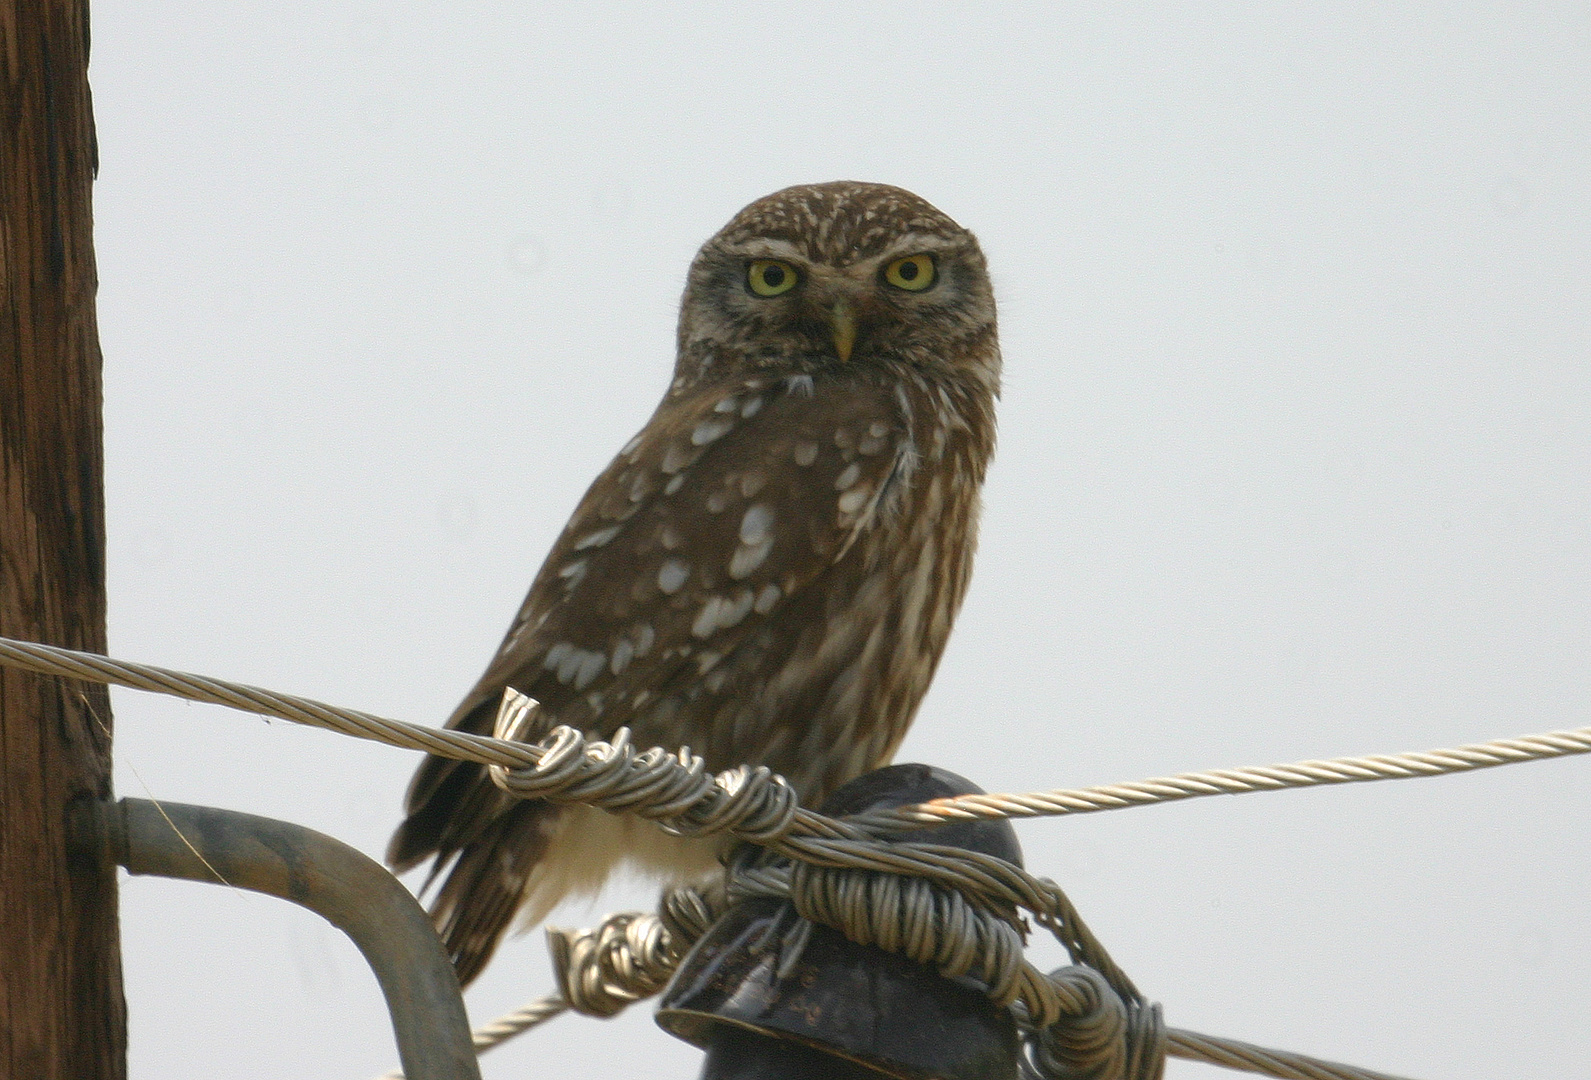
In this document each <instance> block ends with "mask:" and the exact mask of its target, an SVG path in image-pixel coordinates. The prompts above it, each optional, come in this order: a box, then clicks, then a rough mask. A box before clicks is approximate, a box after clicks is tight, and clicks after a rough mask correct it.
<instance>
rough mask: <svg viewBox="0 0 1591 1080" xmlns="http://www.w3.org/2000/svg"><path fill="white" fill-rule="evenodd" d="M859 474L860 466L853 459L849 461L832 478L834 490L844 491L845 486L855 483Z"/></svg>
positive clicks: (860, 472)
mask: <svg viewBox="0 0 1591 1080" xmlns="http://www.w3.org/2000/svg"><path fill="white" fill-rule="evenodd" d="M861 475H862V467H861V466H860V465H858V464H857V463H856V462H854V461H853V462H851V463H850V464H849V465H847V466H846V467H845V468H844V469H843V470H842V471H841V472H840V475H839V476H836V477H835V478H834V490H835V491H844V490H845V489H846V488H848V487H850V486H851V485H852V484H854V483H856V481H857V480H858V479H859V478H860V477H861Z"/></svg>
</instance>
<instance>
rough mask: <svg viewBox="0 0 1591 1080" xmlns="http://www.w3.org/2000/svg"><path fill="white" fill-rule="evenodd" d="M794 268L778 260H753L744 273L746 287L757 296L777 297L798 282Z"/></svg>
mask: <svg viewBox="0 0 1591 1080" xmlns="http://www.w3.org/2000/svg"><path fill="white" fill-rule="evenodd" d="M800 280H801V278H800V275H798V274H797V273H796V268H795V267H793V266H791V265H790V264H789V263H787V262H780V261H779V260H778V259H753V260H752V262H751V266H750V267H749V268H748V269H747V271H746V286H747V287H748V288H749V289H751V291H752V292H754V293H756V294H757V295H758V296H778V295H779V294H780V293H787V292H789V291H790V290H791V289H793V288H795V287H796V282H798V281H800Z"/></svg>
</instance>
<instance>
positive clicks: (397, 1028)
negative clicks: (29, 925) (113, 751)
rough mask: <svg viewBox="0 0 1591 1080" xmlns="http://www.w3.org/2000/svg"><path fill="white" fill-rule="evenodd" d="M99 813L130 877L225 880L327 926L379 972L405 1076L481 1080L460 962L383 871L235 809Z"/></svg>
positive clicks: (324, 839)
mask: <svg viewBox="0 0 1591 1080" xmlns="http://www.w3.org/2000/svg"><path fill="white" fill-rule="evenodd" d="M101 812H102V813H104V815H105V818H104V820H103V821H102V823H101V825H100V827H99V828H98V829H93V830H92V831H94V832H97V833H98V834H99V836H100V837H102V842H104V843H107V844H109V846H110V850H109V851H108V852H106V853H105V854H107V855H108V856H109V857H112V858H114V859H115V860H116V862H118V863H120V864H121V865H122V866H125V867H126V868H127V870H128V872H129V873H133V874H157V875H159V876H161V877H171V878H185V879H187V880H189V881H203V882H207V883H209V884H212V885H219V884H223V882H220V881H217V880H216V875H217V874H219V875H220V876H221V877H222V878H224V879H225V882H224V883H225V884H228V885H234V886H236V887H237V888H240V889H250V890H252V891H254V892H262V893H268V894H270V895H271V896H279V897H281V898H282V899H284V900H291V901H292V902H293V903H295V904H299V905H301V906H303V907H306V908H309V909H310V910H311V911H313V912H315V913H316V914H317V915H320V916H322V917H323V918H325V919H326V921H327V922H330V923H331V924H332V925H333V926H335V927H337V928H338V929H339V930H341V931H343V932H344V933H345V934H347V935H348V936H349V937H350V938H352V939H353V942H354V944H355V945H357V946H358V947H359V951H360V952H361V953H363V954H364V957H365V960H366V961H368V962H369V964H370V967H371V969H372V970H373V971H374V972H375V975H376V980H377V981H378V982H379V983H380V984H381V992H382V993H383V994H384V995H385V996H386V999H387V1011H388V1012H389V1013H390V1014H391V1015H392V1030H393V1032H394V1033H395V1034H396V1036H397V1042H398V1059H399V1060H400V1061H401V1062H402V1063H403V1072H404V1075H405V1076H406V1077H408V1080H480V1075H481V1073H480V1067H479V1065H477V1064H476V1060H475V1048H474V1045H473V1044H472V1043H471V1041H470V1026H469V1019H468V1017H467V1016H466V1015H465V1012H464V1000H463V998H461V997H460V996H459V984H458V978H457V977H456V976H455V975H454V973H453V965H452V963H451V962H450V961H449V960H448V957H447V954H446V953H445V952H443V951H442V943H441V941H440V940H439V939H438V938H437V936H436V931H435V930H434V929H433V928H432V926H431V920H430V918H429V917H428V916H427V915H426V913H425V911H424V910H423V909H422V908H421V907H420V905H419V903H418V902H417V901H416V900H415V898H414V896H413V895H412V894H410V892H409V890H408V889H406V888H404V887H403V885H402V884H401V883H400V882H399V881H398V879H397V878H395V877H393V876H392V875H391V874H390V873H388V872H387V870H386V869H385V868H384V867H383V866H381V864H379V863H377V862H376V861H375V860H373V859H371V858H369V857H368V856H366V855H364V854H363V853H362V852H359V851H356V850H354V849H353V848H351V847H349V846H348V845H347V844H344V843H342V842H341V841H340V840H334V839H332V838H331V837H329V836H326V835H325V834H323V833H318V832H315V831H314V830H313V829H306V828H304V827H303V826H302V825H294V824H292V823H290V822H286V821H277V820H275V819H273V818H264V817H256V816H254V815H253V814H241V813H238V812H237V811H234V810H219V809H216V808H214V807H209V806H188V805H184V804H182V803H168V802H162V803H160V804H159V805H158V806H157V805H156V804H155V803H153V802H150V801H148V800H147V799H122V800H121V801H120V802H119V803H116V804H115V805H114V806H104V807H103V808H102V810H101ZM81 824H82V825H87V824H88V823H87V822H83V823H81ZM80 827H81V826H80ZM179 833H180V835H179ZM79 835H81V832H79ZM207 864H208V865H207ZM212 868H213V869H212Z"/></svg>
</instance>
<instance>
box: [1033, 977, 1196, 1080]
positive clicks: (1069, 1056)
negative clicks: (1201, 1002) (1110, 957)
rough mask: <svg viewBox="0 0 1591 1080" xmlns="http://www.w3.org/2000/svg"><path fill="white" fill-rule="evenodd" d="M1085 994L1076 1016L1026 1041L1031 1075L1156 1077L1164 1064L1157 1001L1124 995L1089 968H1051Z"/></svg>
mask: <svg viewBox="0 0 1591 1080" xmlns="http://www.w3.org/2000/svg"><path fill="white" fill-rule="evenodd" d="M1050 978H1051V980H1053V981H1054V982H1055V983H1057V984H1063V983H1064V984H1070V985H1071V986H1072V987H1074V988H1075V991H1076V993H1077V994H1078V996H1080V997H1081V998H1083V999H1084V1001H1083V1007H1082V1008H1081V1009H1079V1010H1078V1011H1077V1013H1076V1014H1075V1015H1072V1016H1067V1017H1065V1018H1063V1019H1062V1020H1060V1021H1058V1022H1056V1023H1053V1024H1050V1025H1048V1026H1046V1027H1043V1028H1040V1029H1038V1030H1037V1031H1034V1032H1033V1033H1032V1034H1031V1035H1030V1037H1029V1040H1028V1052H1029V1054H1030V1055H1031V1060H1030V1061H1029V1062H1025V1063H1024V1064H1025V1065H1027V1066H1028V1071H1029V1072H1030V1075H1031V1076H1033V1077H1036V1078H1039V1080H1160V1078H1161V1076H1162V1075H1163V1074H1164V1073H1165V1068H1166V1045H1165V1041H1166V1040H1165V1024H1164V1022H1163V1021H1162V1019H1161V1015H1160V1006H1159V1005H1156V1004H1153V1003H1150V1002H1146V1001H1144V1000H1143V999H1141V998H1138V997H1129V998H1126V999H1124V998H1123V997H1122V996H1121V995H1120V994H1119V993H1118V992H1117V991H1116V989H1115V988H1114V987H1113V986H1111V985H1110V983H1109V982H1108V981H1107V980H1106V979H1105V977H1104V976H1103V975H1101V974H1100V973H1099V972H1097V971H1095V970H1094V969H1093V968H1087V967H1080V966H1073V967H1065V968H1059V969H1057V970H1056V971H1053V972H1051V973H1050Z"/></svg>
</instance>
